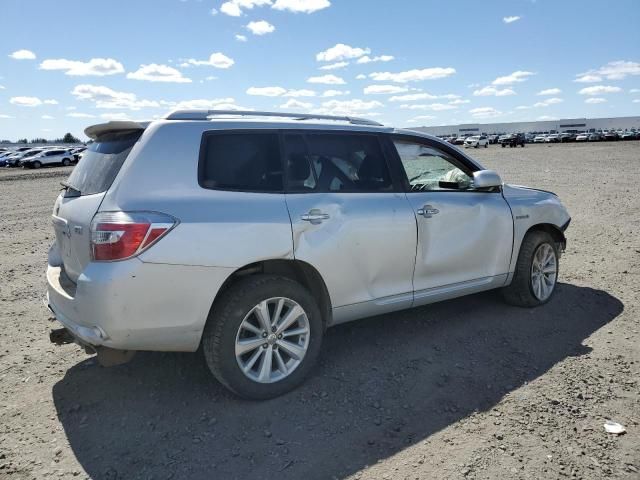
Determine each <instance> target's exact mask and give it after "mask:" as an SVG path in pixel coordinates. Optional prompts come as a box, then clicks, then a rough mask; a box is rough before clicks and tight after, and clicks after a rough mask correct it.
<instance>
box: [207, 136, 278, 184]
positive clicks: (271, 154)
mask: <svg viewBox="0 0 640 480" xmlns="http://www.w3.org/2000/svg"><path fill="white" fill-rule="evenodd" d="M199 170H200V171H199V181H200V185H201V186H202V187H204V188H213V189H222V190H244V191H253V192H281V191H282V190H283V181H282V177H283V175H282V164H281V162H280V147H279V142H278V135H277V134H276V133H260V132H256V133H225V134H211V135H207V136H206V137H205V141H204V146H203V152H202V156H201V159H200V167H199Z"/></svg>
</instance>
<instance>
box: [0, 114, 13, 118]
mask: <svg viewBox="0 0 640 480" xmlns="http://www.w3.org/2000/svg"><path fill="white" fill-rule="evenodd" d="M0 118H13V117H12V116H11V115H5V114H4V113H0Z"/></svg>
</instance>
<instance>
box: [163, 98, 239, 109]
mask: <svg viewBox="0 0 640 480" xmlns="http://www.w3.org/2000/svg"><path fill="white" fill-rule="evenodd" d="M170 106H171V107H173V108H174V109H176V110H200V109H201V110H251V109H250V108H246V107H241V106H238V105H236V103H235V100H234V99H233V98H230V97H229V98H213V99H204V98H198V99H193V100H183V101H181V102H178V103H175V104H174V103H173V102H170Z"/></svg>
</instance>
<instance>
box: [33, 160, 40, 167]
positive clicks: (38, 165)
mask: <svg viewBox="0 0 640 480" xmlns="http://www.w3.org/2000/svg"><path fill="white" fill-rule="evenodd" d="M31 166H32V167H33V168H40V167H41V166H42V164H41V163H40V162H39V161H37V160H36V161H35V162H33V163H32V164H31Z"/></svg>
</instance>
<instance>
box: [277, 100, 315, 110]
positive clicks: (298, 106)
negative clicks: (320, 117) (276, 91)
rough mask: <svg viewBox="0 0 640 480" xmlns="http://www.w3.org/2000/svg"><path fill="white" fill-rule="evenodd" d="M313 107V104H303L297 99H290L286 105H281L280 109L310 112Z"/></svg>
mask: <svg viewBox="0 0 640 480" xmlns="http://www.w3.org/2000/svg"><path fill="white" fill-rule="evenodd" d="M312 107H313V103H307V102H301V101H300V100H296V99H295V98H290V99H289V100H287V101H286V102H285V103H283V104H282V105H280V108H289V109H292V110H309V109H310V108H312Z"/></svg>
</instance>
